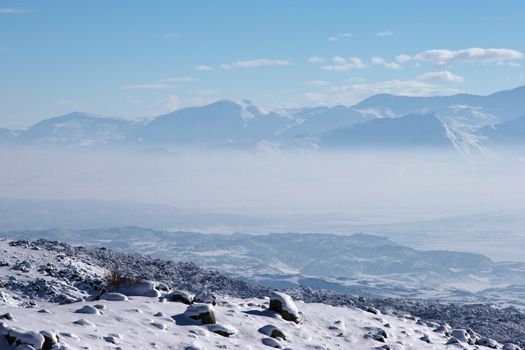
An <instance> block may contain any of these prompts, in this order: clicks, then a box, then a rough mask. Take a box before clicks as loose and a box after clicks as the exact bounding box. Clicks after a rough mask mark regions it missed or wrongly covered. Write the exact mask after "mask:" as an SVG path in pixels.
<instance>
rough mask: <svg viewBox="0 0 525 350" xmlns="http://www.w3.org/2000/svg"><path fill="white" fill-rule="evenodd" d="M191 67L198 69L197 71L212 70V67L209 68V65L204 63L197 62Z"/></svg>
mask: <svg viewBox="0 0 525 350" xmlns="http://www.w3.org/2000/svg"><path fill="white" fill-rule="evenodd" d="M193 69H195V70H196V71H199V72H210V71H212V70H213V68H211V67H210V66H207V65H205V64H199V65H198V66H195V67H193Z"/></svg>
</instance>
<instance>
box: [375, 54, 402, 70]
mask: <svg viewBox="0 0 525 350" xmlns="http://www.w3.org/2000/svg"><path fill="white" fill-rule="evenodd" d="M372 64H376V65H381V66H384V67H385V68H388V69H399V68H401V66H400V65H399V63H396V62H387V61H386V60H385V59H384V58H381V57H372Z"/></svg>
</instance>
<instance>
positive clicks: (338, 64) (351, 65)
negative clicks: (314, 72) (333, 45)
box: [321, 56, 366, 72]
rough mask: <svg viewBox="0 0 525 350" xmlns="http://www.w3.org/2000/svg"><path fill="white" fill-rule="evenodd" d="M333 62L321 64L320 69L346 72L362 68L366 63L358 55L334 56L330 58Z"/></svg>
mask: <svg viewBox="0 0 525 350" xmlns="http://www.w3.org/2000/svg"><path fill="white" fill-rule="evenodd" d="M332 62H333V64H331V65H326V66H321V69H323V70H327V71H333V72H346V71H349V70H352V69H363V68H365V67H366V65H365V64H364V63H363V61H361V59H360V58H358V57H350V58H343V57H340V56H335V57H334V58H333V59H332Z"/></svg>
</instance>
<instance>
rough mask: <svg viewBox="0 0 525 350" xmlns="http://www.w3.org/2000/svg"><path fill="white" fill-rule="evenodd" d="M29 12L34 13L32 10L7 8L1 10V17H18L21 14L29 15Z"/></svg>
mask: <svg viewBox="0 0 525 350" xmlns="http://www.w3.org/2000/svg"><path fill="white" fill-rule="evenodd" d="M28 12H32V10H31V9H27V8H6V7H3V8H0V15H18V14H21V13H28Z"/></svg>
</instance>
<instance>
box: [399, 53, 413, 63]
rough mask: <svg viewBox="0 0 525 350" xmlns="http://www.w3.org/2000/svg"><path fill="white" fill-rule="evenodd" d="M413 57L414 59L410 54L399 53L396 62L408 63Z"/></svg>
mask: <svg viewBox="0 0 525 350" xmlns="http://www.w3.org/2000/svg"><path fill="white" fill-rule="evenodd" d="M411 59H412V57H410V56H409V55H397V56H396V62H397V63H399V64H403V63H406V62H408V61H410V60H411Z"/></svg>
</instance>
